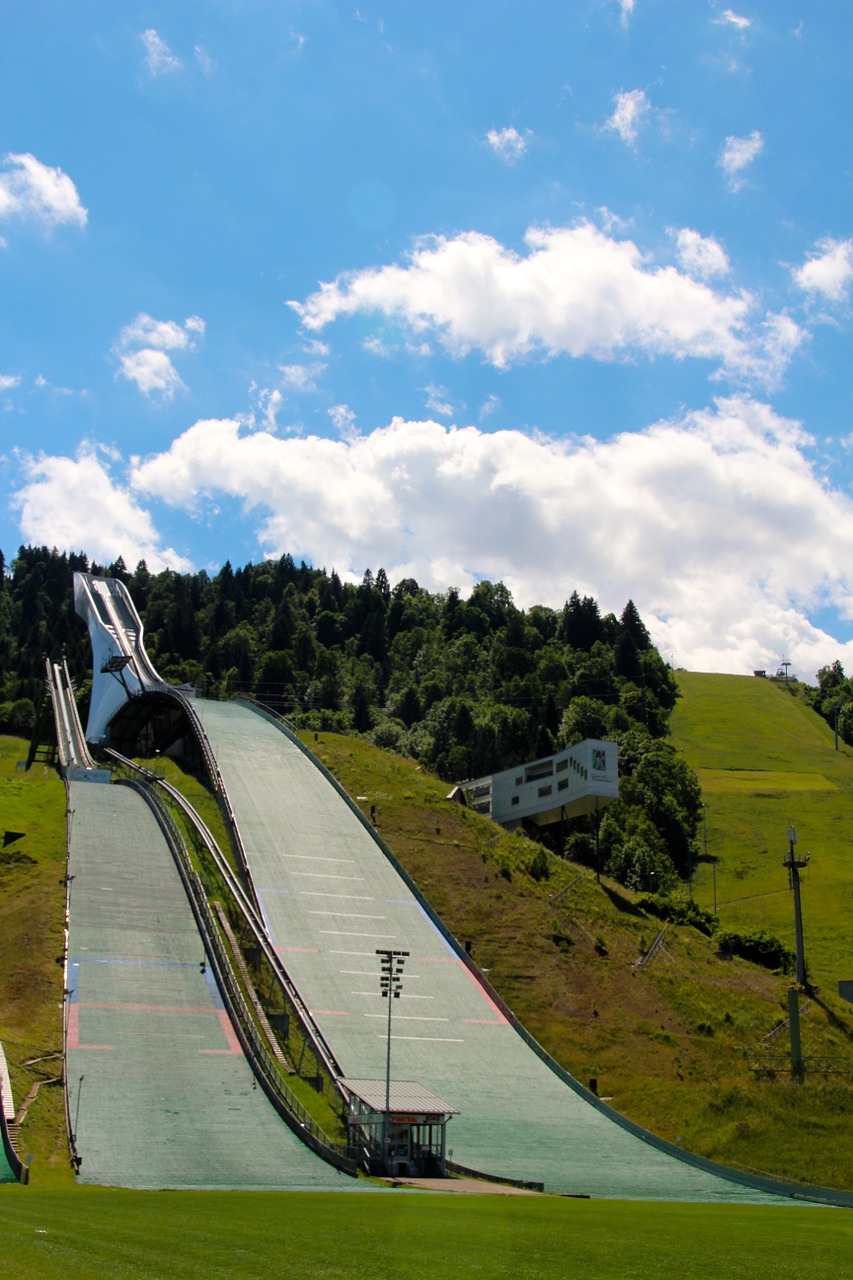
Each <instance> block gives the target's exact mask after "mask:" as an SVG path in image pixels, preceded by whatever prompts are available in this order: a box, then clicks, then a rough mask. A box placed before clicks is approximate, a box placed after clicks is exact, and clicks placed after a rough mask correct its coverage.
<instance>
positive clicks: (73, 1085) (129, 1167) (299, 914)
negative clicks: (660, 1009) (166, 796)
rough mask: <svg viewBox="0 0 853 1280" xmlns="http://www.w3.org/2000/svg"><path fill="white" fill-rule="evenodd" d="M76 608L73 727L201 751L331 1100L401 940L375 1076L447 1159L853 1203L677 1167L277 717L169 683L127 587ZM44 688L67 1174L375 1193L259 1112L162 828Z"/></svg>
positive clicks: (374, 1051)
mask: <svg viewBox="0 0 853 1280" xmlns="http://www.w3.org/2000/svg"><path fill="white" fill-rule="evenodd" d="M75 600H76V607H77V611H78V613H79V614H80V615H81V616H82V617H83V618H84V620H85V621H86V622H87V624H88V626H89V631H90V635H91V639H92V649H93V688H92V699H91V710H90V717H89V723H88V727H87V731H86V734H85V739H86V740H88V742H89V743H90V744H92V745H93V747H94V746H98V747H113V748H115V747H118V749H119V751H122V752H124V753H125V754H126V755H133V754H134V751H133V746H134V745H135V743H136V741H137V740H138V739H139V735H140V734H142V733H145V734H147V735H148V736H147V739H146V740H147V742H148V743H149V744H150V743H151V741H152V740H154V739H155V738H156V746H157V749H159V750H161V751H163V752H166V751H169V750H175V751H177V752H179V753H180V754H183V755H189V756H191V757H194V758H195V759H196V761H198V762H201V763H203V764H204V766H205V768H206V770H207V772H208V775H209V776H210V779H211V781H212V783H213V785H214V788H215V789H216V790H217V791H218V793H219V797H220V802H221V804H222V805H223V808H224V810H225V812H226V813H227V815H228V816H229V818H230V821H231V828H232V834H233V836H234V839H235V841H236V845H237V848H238V850H239V851H240V859H241V860H242V862H243V867H244V876H243V880H244V886H243V890H241V892H243V891H244V896H245V898H246V901H247V911H249V912H251V913H253V918H254V920H255V921H256V927H257V930H258V937H259V943H260V944H262V945H263V946H264V947H265V948H266V954H268V955H269V956H270V957H271V958H272V961H273V962H274V963H275V964H276V965H277V966H278V967H279V969H280V972H281V974H282V981H283V982H286V983H287V984H288V990H289V991H290V992H291V993H292V995H293V1000H294V1004H295V1005H296V1006H297V1007H299V1008H300V1009H301V1010H302V1012H303V1015H304V1018H305V1022H306V1025H307V1026H308V1027H309V1029H310V1031H311V1034H312V1036H313V1038H314V1043H315V1045H316V1046H317V1052H318V1054H322V1056H323V1059H324V1062H325V1063H326V1065H327V1068H328V1070H329V1071H330V1072H331V1073H332V1074H333V1075H334V1077H335V1081H336V1084H337V1085H338V1088H339V1092H340V1097H341V1106H342V1107H343V1106H345V1104H346V1103H347V1101H348V1097H349V1092H348V1085H347V1082H348V1081H349V1082H353V1081H363V1080H378V1079H383V1080H384V1077H385V1070H386V1051H387V1047H388V1041H387V1018H388V1004H387V1003H386V1002H385V1000H384V999H383V998H382V997H381V995H380V991H379V983H378V980H377V979H378V970H379V966H378V959H377V956H376V951H377V949H394V950H404V951H406V952H408V959H407V960H406V968H405V977H404V983H403V990H402V994H401V996H400V998H399V1000H395V1001H393V1002H392V1012H393V1018H392V1024H391V1053H392V1059H391V1061H392V1076H393V1079H394V1081H400V1082H402V1081H408V1082H415V1083H416V1084H417V1085H419V1086H421V1087H422V1088H424V1089H427V1090H429V1091H431V1092H432V1093H433V1094H435V1095H437V1096H438V1097H439V1098H441V1099H443V1100H445V1101H446V1102H447V1104H448V1106H449V1108H454V1109H455V1110H456V1112H458V1114H456V1115H453V1116H452V1118H451V1120H450V1122H449V1125H448V1130H447V1143H448V1146H449V1147H451V1148H452V1162H453V1167H455V1168H461V1169H465V1170H469V1171H474V1172H477V1173H480V1174H483V1175H486V1176H491V1177H495V1178H502V1179H512V1180H518V1181H522V1182H525V1183H533V1184H540V1185H542V1186H543V1187H544V1189H545V1191H547V1192H554V1193H562V1194H568V1195H581V1196H593V1197H610V1198H618V1199H647V1200H683V1201H688V1200H689V1201H707V1202H726V1203H777V1204H784V1203H788V1204H790V1203H792V1202H800V1203H802V1202H803V1201H817V1202H822V1203H825V1204H826V1203H830V1204H832V1203H835V1204H848V1205H849V1204H853V1196H849V1195H846V1194H844V1193H840V1192H834V1191H829V1190H827V1191H824V1190H821V1189H815V1188H808V1187H804V1186H797V1185H789V1184H782V1183H777V1182H775V1181H772V1180H769V1179H762V1178H759V1177H751V1176H749V1175H746V1174H743V1173H741V1172H739V1171H735V1170H732V1169H729V1168H725V1167H722V1166H719V1165H715V1164H712V1163H711V1162H709V1161H706V1160H703V1159H701V1158H699V1157H695V1156H692V1155H690V1154H689V1153H686V1152H684V1151H682V1150H680V1149H679V1148H677V1147H673V1146H671V1145H670V1144H668V1143H666V1142H664V1141H663V1140H661V1139H658V1138H656V1137H655V1136H653V1135H652V1134H650V1133H648V1132H646V1131H644V1130H642V1129H640V1128H639V1127H638V1126H636V1125H634V1124H632V1123H631V1122H630V1121H628V1120H626V1119H625V1118H624V1117H622V1116H619V1115H618V1114H617V1113H616V1112H614V1111H613V1110H612V1109H610V1108H609V1107H607V1106H606V1105H605V1104H603V1103H602V1102H600V1101H599V1100H598V1099H597V1098H596V1097H595V1096H594V1095H592V1094H591V1093H589V1092H588V1091H587V1090H585V1089H584V1088H583V1087H582V1086H581V1085H580V1084H579V1083H578V1082H577V1081H575V1080H574V1079H573V1078H572V1077H571V1076H569V1075H568V1073H567V1072H565V1071H564V1070H563V1069H562V1068H560V1067H559V1066H558V1065H557V1064H556V1063H555V1062H553V1060H551V1059H550V1058H549V1057H548V1055H547V1054H546V1053H545V1052H544V1051H543V1050H542V1049H541V1048H540V1047H539V1046H538V1045H537V1044H536V1043H535V1042H534V1041H533V1040H532V1038H531V1037H530V1036H528V1035H527V1033H526V1032H525V1031H524V1029H523V1028H522V1027H521V1026H520V1025H519V1024H518V1023H517V1021H516V1020H515V1018H514V1017H513V1015H512V1013H511V1012H510V1010H509V1009H508V1008H507V1007H506V1006H505V1005H504V1004H503V1002H502V1001H501V999H500V997H499V996H498V995H497V994H496V993H495V992H494V991H493V990H491V988H490V987H489V985H488V983H487V982H486V980H485V979H484V978H483V977H482V975H480V974H479V972H478V971H477V969H476V968H475V966H474V965H473V964H472V962H471V960H470V958H469V957H468V956H467V955H466V954H465V952H464V950H463V949H462V948H461V947H460V945H459V944H458V943H457V941H456V940H455V938H454V937H453V936H452V935H451V934H450V932H449V931H448V930H447V929H446V928H445V926H444V925H443V923H442V922H441V920H440V919H438V917H437V916H436V915H435V913H434V912H433V911H432V910H431V908H430V906H429V904H428V903H427V902H426V901H425V900H424V898H423V897H422V895H421V894H420V893H419V892H418V890H417V887H416V886H415V885H414V884H413V883H412V882H411V880H410V879H409V878H408V876H407V875H406V873H405V872H404V871H403V869H402V868H401V867H400V866H399V864H398V863H397V862H396V861H395V859H394V856H393V854H392V853H391V851H390V850H389V849H388V848H387V847H386V846H385V845H384V844H383V842H382V840H381V839H380V837H379V836H378V834H377V832H376V831H375V830H374V829H373V827H372V826H371V825H370V823H368V822H367V820H366V819H365V818H364V817H363V815H362V814H361V812H360V810H359V809H358V808H357V807H356V806H355V805H354V804H353V803H352V802H351V801H350V799H349V798H348V797H347V795H346V794H345V793H344V792H343V791H342V789H341V788H340V787H339V786H338V784H337V783H336V782H335V780H334V779H333V778H332V777H331V776H330V775H329V774H328V773H327V772H326V770H325V769H324V768H323V767H322V765H320V764H319V762H317V761H316V760H315V759H314V758H313V757H312V755H311V754H310V752H309V751H308V750H307V749H306V748H305V746H304V745H303V744H302V743H301V742H300V740H299V739H298V738H297V736H296V735H295V734H294V733H293V732H292V731H291V730H290V729H289V727H288V726H287V725H286V724H284V723H282V722H281V721H279V720H278V719H276V718H275V717H274V716H273V715H271V714H269V713H267V712H265V711H264V710H262V709H259V708H257V707H255V706H253V705H250V704H248V703H245V702H227V703H225V702H213V701H207V700H204V699H202V698H198V697H195V696H193V695H192V694H191V693H189V692H188V691H187V690H178V689H175V688H172V687H170V686H168V685H166V684H165V683H164V682H163V681H162V680H161V679H160V678H159V676H158V675H157V673H156V671H155V670H154V668H153V667H152V665H151V663H150V661H149V659H148V658H147V656H146V654H145V650H144V644H143V628H142V624H141V622H140V620H139V617H138V615H137V613H136V610H135V608H134V606H133V603H132V601H131V599H130V597H129V595H128V593H127V591H126V590H125V588H124V587H123V585H122V584H121V583H120V582H117V581H115V580H112V579H100V578H95V577H92V576H90V575H86V574H75ZM51 689H52V693H53V699H54V708H55V715H56V721H57V737H58V739H59V738H60V737H61V735H63V734H64V739H65V741H66V742H69V743H71V745H70V746H69V747H68V748H67V750H66V753H65V758H62V751H61V752H60V755H61V759H62V764H63V766H64V768H65V774H66V785H67V787H68V809H69V884H70V889H69V902H68V960H67V981H66V989H67V991H68V992H69V993H70V994H69V995H68V999H67V1001H66V1023H67V1025H66V1056H67V1070H66V1081H67V1109H68V1122H69V1129H70V1133H71V1137H72V1150H73V1151H74V1152H75V1153H76V1158H77V1159H78V1161H79V1162H80V1163H79V1177H80V1178H81V1180H83V1181H89V1182H99V1183H110V1184H115V1185H124V1186H145V1187H149V1186H151V1187H153V1186H171V1187H177V1186H209V1187H235V1188H239V1187H249V1186H252V1187H281V1188H308V1187H311V1188H316V1189H321V1188H328V1189H336V1190H338V1189H339V1190H345V1189H353V1190H354V1189H357V1188H359V1187H365V1186H368V1185H369V1184H365V1183H364V1182H359V1181H357V1180H356V1179H355V1178H354V1177H348V1176H347V1174H348V1173H353V1172H354V1171H355V1160H352V1161H350V1162H347V1161H346V1160H343V1159H341V1160H339V1161H338V1167H337V1168H335V1167H334V1166H333V1164H332V1163H329V1153H328V1152H323V1151H322V1150H321V1149H320V1148H319V1147H318V1146H317V1144H316V1143H315V1144H314V1147H313V1148H312V1147H309V1146H306V1145H305V1144H304V1142H303V1141H302V1138H303V1137H304V1136H305V1135H304V1134H300V1132H299V1129H300V1126H299V1125H298V1124H294V1123H293V1119H292V1117H290V1118H289V1119H288V1117H287V1116H285V1117H284V1119H282V1114H283V1113H282V1109H281V1108H280V1107H279V1108H277V1109H276V1108H275V1107H274V1106H273V1102H272V1101H271V1100H270V1096H269V1089H268V1088H267V1087H266V1086H263V1080H262V1079H261V1074H259V1072H258V1066H257V1055H255V1054H253V1053H252V1052H251V1046H250V1045H247V1044H246V1043H245V1042H244V1041H245V1037H241V1036H239V1035H238V1034H237V1033H236V1032H237V1031H238V1030H239V1027H238V1026H237V1024H236V1023H235V1024H233V1025H232V1020H231V1018H230V1017H229V1009H230V1008H231V1004H230V1003H229V1001H228V1000H225V1001H224V1000H223V991H222V987H221V984H222V975H221V974H220V972H219V969H220V967H221V966H218V965H217V963H216V956H215V955H214V954H213V948H212V947H211V945H210V939H209V936H208V935H207V934H203V933H202V932H200V931H199V930H200V927H201V924H200V922H201V917H202V914H203V911H204V908H203V906H202V907H201V908H200V907H199V904H198V902H196V901H195V899H194V897H193V893H192V892H191V891H190V889H191V886H190V885H189V881H188V877H187V874H186V872H182V870H181V867H180V865H179V863H178V861H176V858H175V856H174V851H173V849H172V848H171V846H170V832H169V831H168V829H167V825H168V824H165V823H164V821H163V819H162V815H158V812H157V808H156V806H152V803H151V801H150V798H148V797H147V795H146V791H145V788H139V787H134V786H132V785H127V784H124V785H117V784H115V783H111V784H110V783H108V782H107V781H106V779H108V778H109V777H110V775H109V773H108V772H106V771H105V770H104V769H103V768H100V769H97V768H95V766H94V762H93V760H92V757H91V755H90V753H89V749H88V747H86V746H85V742H84V741H83V735H82V734H81V735H79V740H77V741H76V745H75V742H74V741H72V739H74V738H75V735H74V734H73V732H71V730H69V729H68V727H67V725H68V723H70V722H71V721H73V719H74V716H75V715H76V712H75V710H74V707H73V697H72V696H71V694H72V689H71V683H70V680H69V679H68V678H67V672H65V673H63V672H61V671H57V672H56V673H55V678H54V679H52V680H51ZM149 753H150V752H149ZM136 754H139V752H136ZM173 843H174V833H171V844H173ZM197 896H198V895H197V894H196V897H197ZM226 1005H227V1006H228V1008H226ZM261 1086H263V1087H261ZM285 1120H287V1121H288V1122H287V1123H285ZM351 1154H352V1153H351ZM324 1156H325V1158H323V1157H324Z"/></svg>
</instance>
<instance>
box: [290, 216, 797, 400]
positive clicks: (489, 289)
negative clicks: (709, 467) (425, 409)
mask: <svg viewBox="0 0 853 1280" xmlns="http://www.w3.org/2000/svg"><path fill="white" fill-rule="evenodd" d="M525 240H526V243H527V248H528V253H527V255H526V256H523V257H522V256H521V255H519V254H517V253H515V252H513V251H511V250H509V249H506V248H505V247H504V246H503V245H501V244H499V243H498V242H497V241H496V240H494V239H493V238H492V237H491V236H487V235H483V234H481V233H478V232H473V231H472V232H465V233H463V234H461V235H458V236H455V237H453V238H446V237H434V238H431V239H429V240H424V241H421V242H420V243H419V244H418V245H417V246H416V247H415V249H414V250H413V251H412V252H411V254H410V255H409V257H408V260H407V261H406V262H405V263H404V265H402V266H398V265H392V266H383V267H376V268H369V269H367V270H363V271H355V272H350V273H345V274H343V275H341V276H339V277H338V279H337V280H335V281H334V282H332V283H326V284H321V286H320V288H319V289H318V291H317V292H316V293H313V294H311V295H310V296H309V297H308V298H307V299H306V300H305V302H304V303H299V302H291V303H290V306H292V307H293V308H294V310H295V311H296V312H297V313H298V314H299V316H300V317H301V319H302V323H303V324H304V326H305V327H306V328H307V329H309V330H315V331H316V330H320V329H322V328H323V327H324V326H325V325H327V324H329V323H331V322H332V321H333V320H335V319H337V318H338V317H339V316H344V315H354V314H357V313H364V312H367V313H369V312H378V313H380V314H384V315H386V316H389V317H392V318H394V319H395V320H396V321H398V322H399V321H403V322H405V323H406V324H407V325H409V326H410V328H411V329H413V330H414V331H415V332H416V333H418V334H423V333H424V332H426V331H428V330H431V331H433V332H434V334H435V335H436V337H437V338H438V339H439V340H440V341H441V342H442V343H443V345H444V346H445V348H446V349H447V350H448V351H449V352H450V353H451V354H452V355H454V356H457V357H461V356H464V355H466V354H467V353H469V352H470V351H472V350H480V351H482V352H483V353H484V354H485V356H486V358H487V359H488V360H489V361H490V362H491V363H492V364H493V365H495V366H496V367H498V368H505V367H507V366H508V365H510V364H513V363H515V362H517V361H520V360H523V359H525V358H528V357H530V356H533V355H537V354H538V355H540V356H542V355H544V356H546V357H549V358H550V357H555V356H557V355H569V356H572V357H575V358H580V357H592V358H594V359H597V360H613V359H617V358H626V357H628V356H630V355H634V354H636V353H645V354H646V355H649V356H652V355H668V356H673V357H675V358H678V359H681V358H684V357H687V356H692V357H698V358H701V359H706V360H711V361H716V362H718V363H719V364H720V365H721V366H722V368H723V369H724V370H725V371H729V372H731V373H732V374H733V375H736V376H737V377H738V378H751V377H755V378H758V379H760V380H763V381H766V382H768V383H771V382H773V381H774V380H775V379H777V378H778V377H779V376H780V375H781V373H782V372H783V371H784V367H785V363H786V361H787V359H789V358H790V354H791V352H792V351H793V350H795V349H796V345H797V343H798V341H799V340H800V338H801V337H802V335H801V333H800V331H799V330H798V329H797V326H796V325H794V323H793V321H791V322H787V321H786V325H785V326H781V324H780V323H777V320H776V318H772V317H767V318H766V319H765V320H763V321H762V320H760V319H759V320H758V321H755V322H753V313H754V312H755V309H756V303H755V300H754V299H753V298H752V297H751V296H750V295H749V294H747V293H746V292H745V291H740V292H721V291H717V290H715V289H713V288H711V287H710V286H709V285H708V284H707V283H706V282H705V281H704V280H696V279H694V278H693V277H692V276H691V275H687V274H684V273H682V272H679V271H678V270H676V268H674V267H672V266H664V267H656V266H654V265H653V264H652V263H650V262H649V261H648V259H647V258H646V257H645V256H644V255H643V253H642V252H641V251H640V249H639V248H638V247H637V245H636V244H634V243H633V241H631V240H617V239H614V238H612V237H610V236H608V235H606V234H604V233H603V232H602V231H600V230H599V229H597V228H596V227H594V226H593V225H592V224H590V223H588V222H583V223H580V224H579V225H577V226H574V227H546V228H540V227H533V228H530V229H529V230H528V232H527V234H526V236H525ZM694 251H695V252H694V257H696V256H697V254H698V253H699V251H700V250H699V246H697V245H695V244H694ZM712 257H713V258H714V259H715V261H716V262H717V264H718V265H721V264H722V256H721V253H720V254H716V253H715V251H714V250H713V248H712V247H711V244H710V243H709V244H708V245H706V247H705V249H704V259H705V261H706V263H707V261H708V260H709V259H710V258H712ZM781 327H784V328H785V331H786V337H787V344H788V345H787V347H786V346H785V345H784V344H783V343H782V342H780V333H779V329H780V328H781ZM771 330H772V332H771ZM794 339H796V341H794ZM380 348H381V350H382V352H383V354H389V353H388V351H387V348H385V347H384V345H383V344H381V343H380V344H379V347H377V348H375V349H380Z"/></svg>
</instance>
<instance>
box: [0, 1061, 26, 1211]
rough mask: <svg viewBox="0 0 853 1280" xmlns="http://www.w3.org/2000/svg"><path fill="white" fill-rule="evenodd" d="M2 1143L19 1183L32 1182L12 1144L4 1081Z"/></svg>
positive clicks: (0, 1094) (0, 1112)
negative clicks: (4, 1097) (5, 1104)
mask: <svg viewBox="0 0 853 1280" xmlns="http://www.w3.org/2000/svg"><path fill="white" fill-rule="evenodd" d="M0 1141H2V1145H3V1151H4V1154H5V1156H6V1159H7V1161H8V1162H9V1168H10V1169H11V1170H12V1172H13V1173H14V1175H15V1177H16V1178H17V1179H18V1181H19V1182H20V1183H21V1184H22V1185H23V1186H26V1184H27V1183H28V1182H29V1180H30V1171H29V1168H28V1166H27V1165H25V1164H24V1162H23V1160H22V1159H21V1157H20V1156H19V1155H18V1153H17V1151H16V1150H15V1147H14V1145H13V1143H12V1135H11V1134H10V1132H9V1124H8V1121H7V1120H6V1112H5V1110H4V1108H3V1081H2V1080H0Z"/></svg>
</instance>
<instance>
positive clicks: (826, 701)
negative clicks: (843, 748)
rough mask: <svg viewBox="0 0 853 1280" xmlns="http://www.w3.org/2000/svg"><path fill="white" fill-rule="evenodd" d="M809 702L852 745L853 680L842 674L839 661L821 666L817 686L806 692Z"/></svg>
mask: <svg viewBox="0 0 853 1280" xmlns="http://www.w3.org/2000/svg"><path fill="white" fill-rule="evenodd" d="M806 696H807V698H808V699H809V702H810V703H811V705H812V706H813V707H814V709H815V711H817V712H818V713H819V714H820V715H822V716H823V718H824V720H826V721H827V723H828V724H831V725H832V726H833V728H837V729H838V736H839V738H841V740H842V742H846V743H847V745H848V746H853V680H851V679H849V678H848V677H847V676H846V675H845V674H844V668H843V666H842V665H841V663H840V662H838V661H836V662H833V663H832V665H831V666H828V667H821V669H820V671H818V673H817V688H816V689H811V690H809V691H808V692H807V694H806Z"/></svg>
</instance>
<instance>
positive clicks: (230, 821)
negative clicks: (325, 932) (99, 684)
mask: <svg viewBox="0 0 853 1280" xmlns="http://www.w3.org/2000/svg"><path fill="white" fill-rule="evenodd" d="M150 693H159V694H164V695H167V696H168V697H170V698H173V699H174V700H175V702H177V703H178V705H179V706H180V708H181V710H182V711H183V712H184V715H185V716H186V717H187V720H188V721H189V723H190V728H191V729H192V731H193V733H194V735H195V738H196V741H197V742H198V745H199V746H200V748H201V753H202V756H203V757H204V765H205V768H206V769H207V772H208V775H209V777H210V781H211V782H212V784H213V790H214V792H215V794H216V799H217V801H218V803H219V807H220V808H221V810H222V816H223V817H224V819H225V823H226V825H227V827H228V830H229V833H230V835H231V838H232V840H233V842H234V849H235V851H236V854H237V858H238V860H239V863H240V869H241V871H242V872H243V875H244V876H245V878H246V884H247V886H248V889H249V894H250V896H251V899H252V902H253V904H254V907H255V910H256V911H257V912H260V905H261V904H260V902H259V900H258V895H257V893H256V892H255V886H254V882H253V880H252V872H251V870H250V868H249V861H248V858H247V857H246V849H245V846H244V844H243V837H242V836H241V835H240V828H239V827H238V825H237V819H236V817H235V815H234V810H233V809H232V807H231V801H230V800H229V798H228V792H227V791H226V790H225V783H224V782H223V780H222V774H221V773H220V772H219V765H218V764H217V761H216V756H215V755H214V753H213V747H212V746H211V745H210V739H209V738H208V736H207V734H206V732H205V729H204V725H203V724H202V722H201V717H200V716H199V714H198V712H197V711H196V709H195V707H194V706H193V704H192V702H191V700H190V699H189V698H188V697H187V695H186V694H185V693H183V692H182V690H180V689H177V688H176V687H175V686H174V685H171V684H165V683H159V684H149V685H146V687H145V688H144V689H140V690H139V691H138V692H135V693H133V694H131V698H132V699H136V698H141V697H144V696H145V695H146V694H150Z"/></svg>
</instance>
